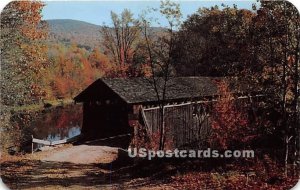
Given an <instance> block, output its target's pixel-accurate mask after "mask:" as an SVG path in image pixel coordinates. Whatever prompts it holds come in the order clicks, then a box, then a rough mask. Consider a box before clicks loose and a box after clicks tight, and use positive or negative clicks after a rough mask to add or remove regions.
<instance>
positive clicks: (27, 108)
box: [10, 98, 74, 112]
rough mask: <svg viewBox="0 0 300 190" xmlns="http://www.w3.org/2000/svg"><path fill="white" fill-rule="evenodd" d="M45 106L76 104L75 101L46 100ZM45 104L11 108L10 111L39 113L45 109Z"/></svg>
mask: <svg viewBox="0 0 300 190" xmlns="http://www.w3.org/2000/svg"><path fill="white" fill-rule="evenodd" d="M44 103H45V104H50V105H51V107H57V106H64V105H69V104H72V103H74V100H73V99H70V98H68V99H57V100H45V101H44ZM44 103H39V104H30V105H23V106H14V107H11V108H10V110H11V111H14V112H21V111H38V110H42V109H44V108H45V107H44Z"/></svg>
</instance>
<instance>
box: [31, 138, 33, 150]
mask: <svg viewBox="0 0 300 190" xmlns="http://www.w3.org/2000/svg"><path fill="white" fill-rule="evenodd" d="M31 138H32V140H31V154H33V135H31Z"/></svg>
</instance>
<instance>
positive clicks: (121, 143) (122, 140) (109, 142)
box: [73, 134, 132, 149]
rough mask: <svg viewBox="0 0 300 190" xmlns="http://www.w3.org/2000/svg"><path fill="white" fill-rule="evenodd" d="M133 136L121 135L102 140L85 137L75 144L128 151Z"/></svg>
mask: <svg viewBox="0 0 300 190" xmlns="http://www.w3.org/2000/svg"><path fill="white" fill-rule="evenodd" d="M131 138H132V137H131V135H129V134H126V135H119V136H114V137H108V138H102V139H95V138H93V139H90V138H88V137H83V138H82V139H80V140H79V141H77V142H75V143H73V145H74V146H76V145H82V144H84V145H96V146H110V147H118V148H122V149H127V148H128V147H129V144H130V142H131Z"/></svg>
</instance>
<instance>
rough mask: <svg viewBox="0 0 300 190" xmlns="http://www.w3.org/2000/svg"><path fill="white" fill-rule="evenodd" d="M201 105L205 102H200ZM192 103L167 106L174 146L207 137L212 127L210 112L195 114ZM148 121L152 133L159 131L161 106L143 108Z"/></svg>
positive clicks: (166, 116) (168, 131)
mask: <svg viewBox="0 0 300 190" xmlns="http://www.w3.org/2000/svg"><path fill="white" fill-rule="evenodd" d="M198 105H199V106H204V104H203V103H202V104H201V103H199V104H198ZM193 106H194V104H192V103H184V104H181V105H175V106H170V105H168V106H166V107H165V108H164V109H165V123H166V130H167V138H169V139H172V141H173V145H174V147H177V148H179V147H183V146H185V145H188V144H191V143H195V142H198V144H201V141H204V140H205V139H206V136H207V135H208V131H209V127H210V122H209V121H210V119H209V114H207V113H206V112H203V113H201V115H199V114H200V113H198V115H193ZM142 113H143V115H144V117H145V118H146V121H147V126H146V127H147V129H148V130H149V132H151V133H155V132H158V131H159V130H158V127H159V122H160V119H161V118H160V114H159V108H151V109H147V108H145V109H143V111H142Z"/></svg>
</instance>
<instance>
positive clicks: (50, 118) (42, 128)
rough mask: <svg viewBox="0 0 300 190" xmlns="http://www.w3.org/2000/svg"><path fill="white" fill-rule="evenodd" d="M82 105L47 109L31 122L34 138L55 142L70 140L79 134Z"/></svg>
mask: <svg viewBox="0 0 300 190" xmlns="http://www.w3.org/2000/svg"><path fill="white" fill-rule="evenodd" d="M81 126H82V105H80V104H77V105H68V106H65V107H60V108H52V109H47V110H45V111H43V112H41V113H39V114H38V116H37V117H36V118H35V119H34V120H33V121H32V123H31V128H32V134H33V137H34V138H38V139H43V140H48V141H51V142H52V141H57V140H62V139H68V138H72V137H74V136H77V135H79V134H80V132H81Z"/></svg>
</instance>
